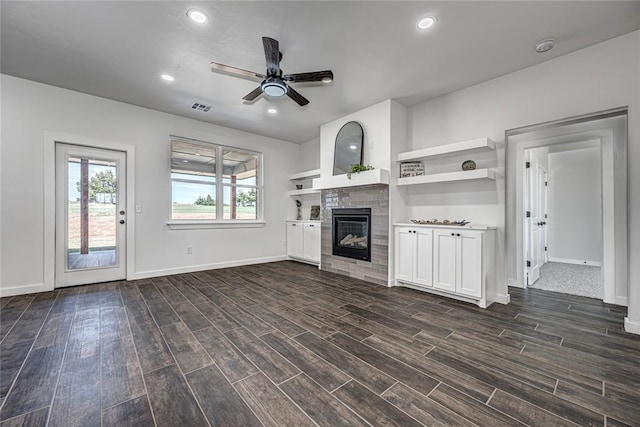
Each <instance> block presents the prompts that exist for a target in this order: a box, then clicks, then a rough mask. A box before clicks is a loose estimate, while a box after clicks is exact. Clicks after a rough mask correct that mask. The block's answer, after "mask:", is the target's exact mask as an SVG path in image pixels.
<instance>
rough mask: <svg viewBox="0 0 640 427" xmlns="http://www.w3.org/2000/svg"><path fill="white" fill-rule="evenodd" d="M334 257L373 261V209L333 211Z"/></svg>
mask: <svg viewBox="0 0 640 427" xmlns="http://www.w3.org/2000/svg"><path fill="white" fill-rule="evenodd" d="M332 216H333V227H332V234H333V255H338V256H342V257H346V258H353V259H359V260H364V261H371V208H357V209H333V210H332Z"/></svg>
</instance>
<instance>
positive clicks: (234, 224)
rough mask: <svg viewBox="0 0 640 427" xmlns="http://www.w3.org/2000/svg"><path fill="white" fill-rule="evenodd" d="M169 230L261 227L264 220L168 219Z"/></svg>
mask: <svg viewBox="0 0 640 427" xmlns="http://www.w3.org/2000/svg"><path fill="white" fill-rule="evenodd" d="M167 225H168V226H169V229H171V230H201V229H205V228H262V227H264V226H265V225H266V222H265V221H260V220H258V221H229V220H228V221H199V220H195V221H194V220H189V221H177V220H174V221H168V222H167Z"/></svg>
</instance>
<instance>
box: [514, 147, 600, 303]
mask: <svg viewBox="0 0 640 427" xmlns="http://www.w3.org/2000/svg"><path fill="white" fill-rule="evenodd" d="M605 149H606V148H605ZM524 157H525V170H524V175H525V176H524V179H523V181H524V184H525V185H524V187H523V198H524V208H525V219H524V222H523V226H524V230H523V236H524V248H523V252H524V253H525V258H526V264H525V266H526V270H525V277H526V285H527V287H531V288H535V289H543V290H548V291H553V292H560V293H566V294H571V295H579V296H586V297H589V298H596V299H600V300H603V299H604V281H603V277H602V254H603V246H602V228H603V227H602V170H603V168H604V167H605V166H603V164H602V144H601V143H600V140H591V141H579V142H569V143H558V144H555V145H551V146H543V147H536V148H527V149H525V155H524Z"/></svg>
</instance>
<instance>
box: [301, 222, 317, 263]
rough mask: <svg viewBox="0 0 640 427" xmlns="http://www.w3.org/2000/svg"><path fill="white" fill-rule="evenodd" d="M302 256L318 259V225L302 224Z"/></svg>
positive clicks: (313, 259) (311, 259)
mask: <svg viewBox="0 0 640 427" xmlns="http://www.w3.org/2000/svg"><path fill="white" fill-rule="evenodd" d="M303 229H304V238H303V251H302V252H303V254H302V256H303V258H305V259H308V260H310V261H320V238H319V237H320V225H318V224H304V228H303Z"/></svg>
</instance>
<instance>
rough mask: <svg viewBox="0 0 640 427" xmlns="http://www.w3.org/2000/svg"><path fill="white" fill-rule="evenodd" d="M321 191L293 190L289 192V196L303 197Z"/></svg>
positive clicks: (311, 189)
mask: <svg viewBox="0 0 640 427" xmlns="http://www.w3.org/2000/svg"><path fill="white" fill-rule="evenodd" d="M319 192H320V190H316V189H315V188H303V189H302V190H291V191H287V194H288V195H289V196H302V195H305V194H317V193H319Z"/></svg>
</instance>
